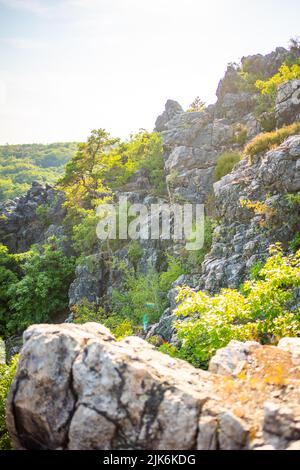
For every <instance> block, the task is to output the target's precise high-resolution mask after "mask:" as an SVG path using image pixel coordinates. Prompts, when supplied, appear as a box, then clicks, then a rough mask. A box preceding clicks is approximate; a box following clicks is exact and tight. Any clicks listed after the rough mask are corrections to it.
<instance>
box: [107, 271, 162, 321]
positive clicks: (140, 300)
mask: <svg viewBox="0 0 300 470" xmlns="http://www.w3.org/2000/svg"><path fill="white" fill-rule="evenodd" d="M124 279H125V283H124V291H123V292H120V291H119V290H117V289H114V290H113V293H112V304H113V310H114V311H115V312H117V314H118V315H119V316H120V317H122V318H124V319H129V320H130V321H132V322H133V324H135V325H142V324H143V321H144V318H145V316H146V317H147V323H149V324H151V323H155V322H156V321H157V320H158V319H159V317H160V315H161V314H162V312H163V310H164V307H165V301H164V296H163V294H162V292H161V289H160V284H159V281H160V279H159V274H158V273H157V271H155V269H154V268H152V269H150V270H149V271H148V273H147V274H141V273H138V274H137V275H135V274H134V273H133V272H130V271H127V272H126V271H125V272H124Z"/></svg>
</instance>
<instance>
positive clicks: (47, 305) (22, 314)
mask: <svg viewBox="0 0 300 470" xmlns="http://www.w3.org/2000/svg"><path fill="white" fill-rule="evenodd" d="M20 268H21V270H22V275H23V277H22V278H21V279H20V280H17V281H15V280H13V282H12V283H10V285H9V287H8V290H7V295H8V298H9V301H8V307H9V309H8V311H7V313H6V317H5V318H4V328H5V330H6V331H5V332H6V333H10V334H11V333H16V332H20V331H22V330H24V329H25V328H26V327H27V326H29V325H31V324H33V323H43V322H47V321H51V320H52V321H53V319H54V316H55V315H57V314H58V313H61V312H63V311H64V310H65V309H66V308H67V306H68V288H69V285H70V283H71V282H72V280H73V277H74V261H73V259H72V258H69V257H67V256H65V255H64V253H63V251H62V249H61V248H60V247H59V246H58V244H57V241H56V239H55V238H54V237H53V238H52V239H49V244H46V245H43V246H42V247H40V246H38V245H34V246H32V248H31V250H30V251H29V252H28V253H26V254H25V255H24V259H23V262H22V263H20Z"/></svg>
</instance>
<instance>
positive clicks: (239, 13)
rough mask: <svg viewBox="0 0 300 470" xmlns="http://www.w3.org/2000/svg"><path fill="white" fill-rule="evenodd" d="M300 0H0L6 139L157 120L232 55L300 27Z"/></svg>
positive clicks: (207, 82) (276, 42) (211, 93)
mask: <svg viewBox="0 0 300 470" xmlns="http://www.w3.org/2000/svg"><path fill="white" fill-rule="evenodd" d="M299 21H300V2H299V0H284V1H283V0H247V1H245V0H244V1H238V0H223V1H221V0H207V1H202V0H0V143H2V144H4V143H33V142H42V143H47V142H49V143H50V142H57V141H83V140H86V138H87V136H88V135H89V133H90V131H91V130H92V129H94V128H99V127H103V128H105V129H106V130H108V131H109V132H110V133H111V134H112V135H113V136H119V137H122V138H126V137H127V136H128V135H129V134H130V133H132V132H137V131H138V130H139V129H140V128H146V129H149V130H151V129H152V128H153V126H154V122H155V119H156V117H157V116H158V114H160V113H161V112H162V111H163V109H164V104H165V102H166V100H167V99H168V98H171V99H175V100H177V101H179V102H180V104H181V105H182V106H183V107H184V108H187V107H188V105H189V104H190V103H191V102H192V101H193V99H194V98H195V97H196V96H197V95H199V96H200V97H201V98H202V99H203V100H204V101H205V102H206V103H208V104H209V103H212V102H214V101H215V91H216V88H217V85H218V82H219V80H220V78H221V77H222V76H223V74H224V71H225V70H226V65H227V63H228V62H233V61H238V60H239V59H240V58H241V57H242V56H244V55H249V54H253V53H257V52H260V53H263V54H264V53H267V52H270V51H272V50H273V49H275V47H276V46H287V44H288V41H289V39H290V38H291V37H295V36H299V35H300V27H299Z"/></svg>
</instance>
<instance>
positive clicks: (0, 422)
mask: <svg viewBox="0 0 300 470" xmlns="http://www.w3.org/2000/svg"><path fill="white" fill-rule="evenodd" d="M17 364H18V356H15V357H13V358H12V360H11V362H10V364H8V365H7V364H0V450H10V449H11V448H12V447H11V442H10V437H9V434H8V431H7V429H6V422H5V416H6V411H5V410H6V398H7V395H8V392H9V389H10V386H11V384H12V381H13V379H14V376H15V373H16V369H17Z"/></svg>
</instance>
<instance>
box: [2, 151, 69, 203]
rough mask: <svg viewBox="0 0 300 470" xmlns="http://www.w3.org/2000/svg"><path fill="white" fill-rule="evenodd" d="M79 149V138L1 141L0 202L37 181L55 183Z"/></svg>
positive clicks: (24, 190)
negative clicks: (17, 142) (46, 141)
mask: <svg viewBox="0 0 300 470" xmlns="http://www.w3.org/2000/svg"><path fill="white" fill-rule="evenodd" d="M76 150H77V144H76V143H75V142H67V143H54V144H48V145H42V144H26V145H0V203H2V202H4V201H5V200H6V199H13V198H15V197H17V196H21V195H22V194H25V193H26V191H28V189H29V188H30V186H31V183H32V182H33V181H39V182H40V183H49V184H53V183H55V182H56V181H57V179H58V178H59V177H60V176H61V175H62V174H63V172H64V167H65V164H66V163H67V162H68V161H69V160H70V159H71V158H72V157H73V155H74V154H75V152H76Z"/></svg>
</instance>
